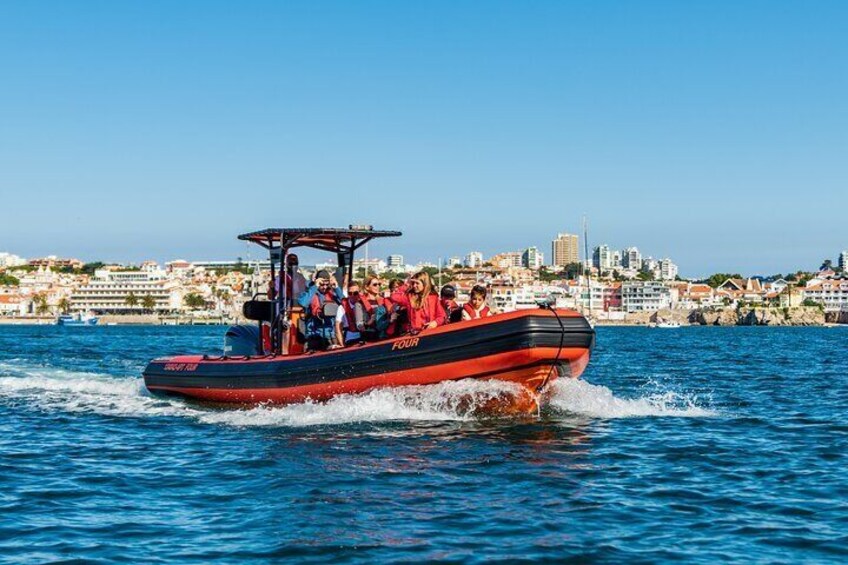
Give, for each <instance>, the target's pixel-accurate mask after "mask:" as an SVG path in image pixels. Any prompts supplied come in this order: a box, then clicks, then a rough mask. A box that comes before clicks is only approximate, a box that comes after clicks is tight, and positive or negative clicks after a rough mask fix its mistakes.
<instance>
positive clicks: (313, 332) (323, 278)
mask: <svg viewBox="0 0 848 565" xmlns="http://www.w3.org/2000/svg"><path fill="white" fill-rule="evenodd" d="M343 298H344V296H343V295H342V290H341V288H339V284H338V283H337V282H336V278H335V277H334V276H332V275H330V273H329V272H327V271H326V270H324V269H321V270H320V271H318V272H317V273H315V279H314V280H313V281H312V284H311V285H309V288H307V289H306V290H305V291H304V292H302V293H301V295H300V296H299V297H298V299H297V302H298V304H300V305H301V306H302V307H303V311H304V313H305V314H306V332H305V333H306V343H307V347H308V348H309V349H311V350H313V351H314V350H322V349H327V348H328V347H329V346H330V345H331V344H334V343H333V342H335V338H336V333H335V312H334V313H333V315H332V316H325V315H324V306H325V305H326V304H328V303H334V304H336V305H341V303H342V299H343Z"/></svg>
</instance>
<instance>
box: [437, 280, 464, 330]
mask: <svg viewBox="0 0 848 565" xmlns="http://www.w3.org/2000/svg"><path fill="white" fill-rule="evenodd" d="M439 302H441V304H442V308H444V309H445V316H446V318H445V319H446V320H447V321H446V323H451V322H458V321H460V320H461V319H462V309H461V308H460V307H459V304H457V303H456V287H455V286H453V285H452V284H446V285H445V286H443V287H442V290H441V291H440V292H439Z"/></svg>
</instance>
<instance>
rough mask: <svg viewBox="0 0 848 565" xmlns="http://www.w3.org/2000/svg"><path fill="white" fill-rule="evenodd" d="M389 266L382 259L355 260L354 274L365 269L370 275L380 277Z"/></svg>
mask: <svg viewBox="0 0 848 565" xmlns="http://www.w3.org/2000/svg"><path fill="white" fill-rule="evenodd" d="M387 267H388V265H387V264H386V262H385V261H383V260H382V259H376V258H375V259H367V260H366V259H354V260H353V272H354V273H356V272H358V271H359V269H365V271H366V272H367V273H368V274H369V275H379V274H382V273H384V272H385V271H386V268H387Z"/></svg>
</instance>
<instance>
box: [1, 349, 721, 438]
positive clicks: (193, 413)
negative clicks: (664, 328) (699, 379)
mask: <svg viewBox="0 0 848 565" xmlns="http://www.w3.org/2000/svg"><path fill="white" fill-rule="evenodd" d="M522 390H523V389H521V387H519V386H518V385H515V384H512V383H505V382H501V381H474V380H467V381H452V382H444V383H438V384H434V385H427V386H405V387H396V388H382V389H375V390H372V391H369V392H367V393H362V394H343V395H339V396H337V397H335V398H333V399H331V400H329V401H327V402H313V401H307V402H303V403H300V404H293V405H288V406H266V405H261V406H256V407H251V408H218V407H207V406H203V405H201V404H197V403H191V402H186V401H183V400H180V399H175V398H171V399H168V398H165V399H163V398H159V397H154V396H152V395H150V394H149V393H148V392H147V390H146V389H145V388H144V385H143V383H142V380H141V379H139V378H127V377H117V376H114V375H107V374H100V373H88V372H79V371H68V370H65V369H59V368H51V367H31V366H30V367H27V366H19V365H16V364H0V401H2V402H14V403H15V404H18V405H20V404H24V405H26V406H32V407H34V408H37V409H40V410H44V411H61V412H70V413H89V414H98V415H102V416H113V417H135V418H145V417H181V418H190V419H194V420H196V421H199V422H203V423H207V424H215V425H227V426H236V427H246V426H278V427H299V426H318V425H338V424H349V423H364V422H389V421H407V422H424V421H460V422H461V421H471V420H478V419H480V418H481V417H491V416H492V413H491V412H489V410H490V408H491V407H492V405H493V404H497V403H499V402H503V401H509V400H510V399H511V398H515V397H516V396H517V395H521V394H522ZM544 412H545V415H546V418H548V419H550V418H551V417H553V419H556V418H557V417H558V416H566V415H568V414H578V415H581V416H588V417H592V418H604V419H605V418H626V417H635V416H688V417H703V416H711V415H714V412H712V411H711V410H709V409H707V408H703V407H701V406H699V405H698V404H697V403H696V401H695V399H694V398H691V397H686V396H682V395H678V394H675V393H670V392H666V393H657V394H653V395H649V396H646V397H642V398H634V399H625V398H619V397H616V396H615V395H614V394H613V392H612V391H611V390H610V389H608V388H606V387H604V386H599V385H593V384H590V383H587V382H585V381H572V380H561V381H557V382H555V383H554V385H553V387H552V390H551V394H550V395H549V398H548V399H547V406H546V407H545V409H544ZM494 415H495V416H498V415H499V414H497V413H495V414H494Z"/></svg>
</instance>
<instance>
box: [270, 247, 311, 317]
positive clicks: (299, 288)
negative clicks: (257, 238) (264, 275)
mask: <svg viewBox="0 0 848 565" xmlns="http://www.w3.org/2000/svg"><path fill="white" fill-rule="evenodd" d="M299 264H300V260H299V259H298V257H297V255H295V254H294V253H289V254H288V255H286V273H285V275H286V294H285V296H286V300H287V301H288V303H289V304H291V305H294V304H296V303H297V297H299V296H300V295H301V294H303V293H304V292H305V291H306V277H304V276H303V273H301V272H300V269H299V268H298V265H299ZM282 276H283V273H279V274H278V275H277V277H276V280H275V281H274V288H275V289H276V291H277V292H278V293H279V292H280V290H281V289H280V280H282ZM268 298H270V299H272V300H273V298H274V296H272V294H271V293H270V292H269V293H268Z"/></svg>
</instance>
